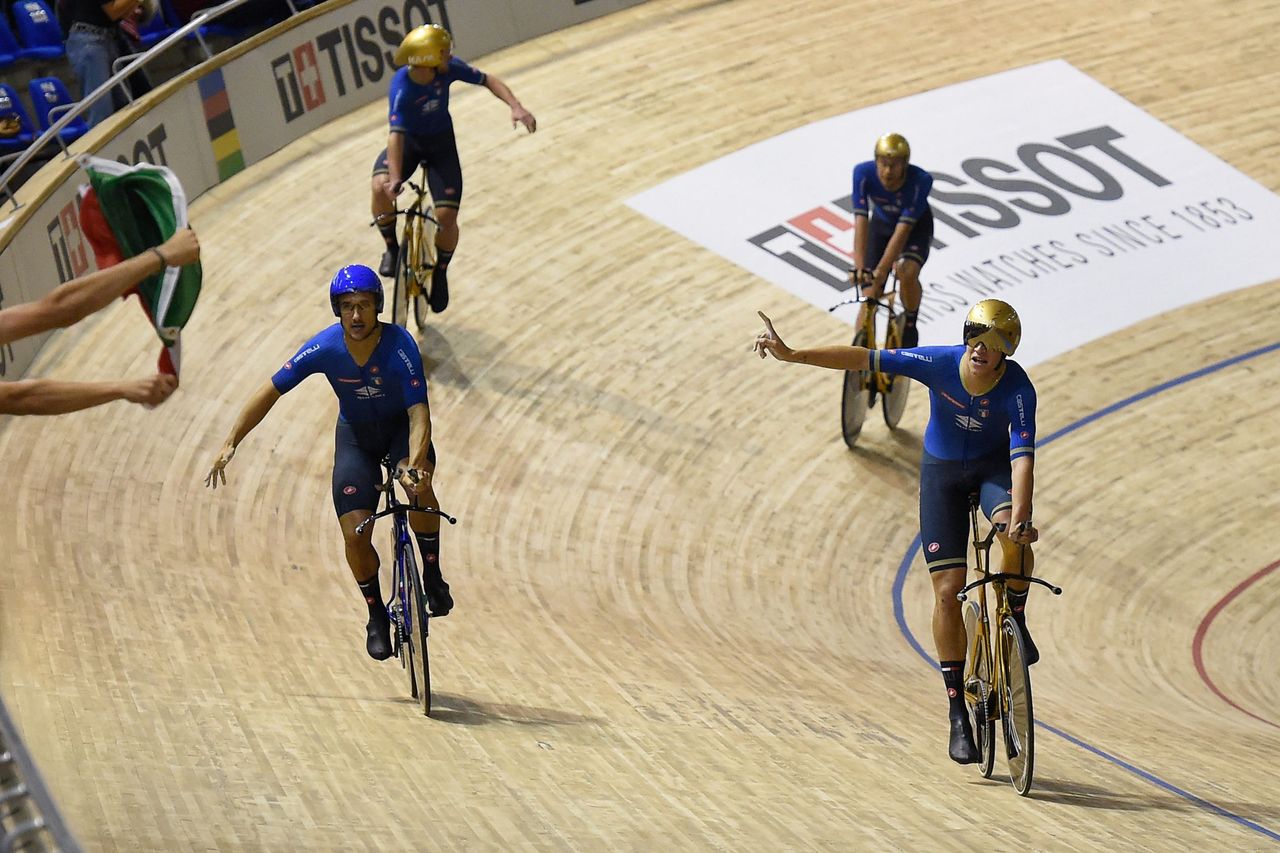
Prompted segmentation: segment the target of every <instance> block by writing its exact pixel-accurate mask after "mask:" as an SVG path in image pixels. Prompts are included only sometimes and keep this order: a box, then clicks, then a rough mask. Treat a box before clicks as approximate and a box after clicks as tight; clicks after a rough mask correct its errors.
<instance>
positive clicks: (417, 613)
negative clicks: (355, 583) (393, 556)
mask: <svg viewBox="0 0 1280 853" xmlns="http://www.w3.org/2000/svg"><path fill="white" fill-rule="evenodd" d="M404 573H405V575H407V577H406V578H405V580H406V582H407V583H408V586H409V647H410V649H411V654H410V659H409V670H410V675H409V678H410V680H411V681H412V680H414V679H415V678H416V679H417V681H418V690H417V692H416V693H414V694H413V697H414V698H415V699H417V700H418V701H419V702H420V703H421V704H422V713H423V714H425V715H426V716H428V717H430V716H431V657H430V655H429V654H428V653H427V604H426V598H425V597H424V596H423V594H422V575H420V574H419V573H418V561H417V559H416V558H415V557H414V556H413V544H412V543H405V546H404ZM415 664H416V667H415Z"/></svg>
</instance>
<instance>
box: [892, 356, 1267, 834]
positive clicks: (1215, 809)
mask: <svg viewBox="0 0 1280 853" xmlns="http://www.w3.org/2000/svg"><path fill="white" fill-rule="evenodd" d="M1276 350H1280V341H1278V342H1276V343H1274V344H1268V345H1266V346H1264V347H1258V348H1257V349H1254V350H1250V351H1249V352H1246V353H1242V354H1240V355H1237V356H1232V357H1231V358H1228V359H1224V360H1222V361H1219V362H1216V363H1214V364H1211V365H1209V366H1208V367H1202V368H1200V369H1199V370H1195V371H1192V372H1191V373H1187V374H1184V375H1182V376H1179V377H1177V378H1175V379H1170V380H1169V381H1168V382H1163V383H1161V384H1159V385H1156V386H1154V387H1151V388H1148V389H1147V390H1145V391H1140V392H1138V393H1137V394H1134V395H1133V396H1132V397H1126V398H1125V399H1123V400H1121V401H1119V402H1117V403H1112V404H1111V405H1110V406H1106V407H1105V408H1102V409H1099V410H1098V411H1096V412H1094V413H1092V414H1090V415H1085V416H1084V417H1083V418H1081V419H1080V420H1078V421H1076V422H1074V423H1071V424H1068V425H1067V426H1065V427H1063V428H1062V429H1060V430H1058V431H1057V432H1054V433H1051V434H1050V435H1048V436H1046V437H1045V438H1043V439H1039V440H1037V441H1036V447H1038V448H1039V447H1043V446H1045V445H1046V444H1050V443H1051V442H1054V441H1056V440H1058V439H1059V438H1062V437H1063V436H1066V435H1070V434H1071V433H1073V432H1075V431H1076V430H1078V429H1080V428H1081V427H1084V426H1087V425H1088V424H1091V423H1093V422H1094V421H1097V420H1101V419H1102V418H1105V417H1106V416H1107V415H1111V414H1115V413H1116V412H1118V411H1120V410H1122V409H1127V408H1128V407H1129V406H1132V405H1133V404H1134V403H1137V402H1140V401H1142V400H1145V399H1147V398H1148V397H1154V396H1155V395H1157V394H1160V393H1163V392H1164V391H1168V390H1169V389H1171V388H1176V387H1178V386H1179V385H1185V384H1186V383H1188V382H1191V381H1193V380H1196V379H1200V378H1202V377H1205V376H1209V375H1211V374H1213V373H1216V372H1218V371H1219V370H1223V369H1225V368H1228V367H1231V366H1233V365H1236V364H1240V363H1241V362H1244V361H1249V360H1250V359H1254V358H1257V357H1258V356H1262V355H1266V354H1267V353H1270V352H1275V351H1276ZM919 550H920V536H919V535H917V536H916V537H915V538H914V539H912V540H911V544H910V545H909V546H908V547H907V553H906V554H904V555H903V557H902V562H901V563H899V564H898V573H897V575H896V576H895V577H894V579H893V618H894V619H896V620H897V622H898V630H900V631H901V632H902V636H903V637H904V638H905V639H906V641H907V643H908V644H909V645H910V646H911V648H913V649H915V651H916V654H918V655H920V657H922V658H924V660H925V662H926V663H928V664H929V665H930V666H932V667H933V668H934V669H937V668H938V662H937V661H936V660H934V658H933V656H932V655H930V654H929V653H928V652H926V651H925V650H924V647H923V646H921V645H920V641H919V640H917V639H916V637H915V634H913V633H911V628H910V627H908V625H907V618H906V613H905V612H904V610H903V604H902V591H903V589H904V588H905V587H906V584H907V572H908V570H909V569H910V568H911V563H912V561H913V560H915V556H916V552H917V551H919ZM1036 726H1037V727H1038V728H1041V729H1044V730H1045V731H1048V732H1052V733H1053V734H1055V735H1057V736H1058V737H1060V738H1062V739H1063V740H1066V741H1068V742H1070V743H1073V744H1075V745H1076V746H1078V747H1080V748H1081V749H1083V750H1085V751H1087V752H1091V753H1093V754H1094V755H1096V756H1098V757H1099V758H1103V759H1106V760H1107V761H1109V762H1111V763H1112V764H1114V765H1116V766H1117V767H1120V768H1122V769H1124V770H1127V771H1129V772H1130V773H1132V774H1134V775H1135V776H1137V777H1139V778H1141V779H1144V780H1146V781H1147V782H1150V783H1151V784H1152V785H1155V786H1157V787H1159V788H1163V789H1164V790H1166V791H1168V792H1169V793H1171V794H1176V795H1177V796H1179V797H1182V798H1183V799H1184V800H1186V801H1187V802H1189V803H1191V804H1193V805H1195V806H1198V807H1199V808H1202V809H1204V810H1205V811H1208V812H1212V813H1213V814H1216V815H1218V816H1220V817H1225V818H1227V819H1228V820H1232V821H1235V822H1236V823H1238V824H1240V825H1241V826H1244V827H1246V828H1248V829H1251V830H1253V831H1254V832H1257V833H1260V834H1262V835H1265V836H1266V837H1267V838H1270V839H1271V840H1272V841H1280V833H1278V832H1276V831H1274V830H1271V829H1268V828H1267V827H1265V826H1262V825H1261V824H1258V823H1255V822H1253V821H1251V820H1249V819H1248V818H1245V817H1241V816H1240V815H1238V814H1236V813H1235V812H1231V811H1228V810H1227V809H1224V808H1222V807H1221V806H1219V805H1215V804H1214V803H1211V802H1209V801H1208V800H1205V799H1203V798H1201V797H1197V796H1196V795H1195V794H1192V793H1191V792H1189V791H1184V790H1183V789H1182V788H1179V787H1178V786H1177V785H1174V784H1172V783H1170V782H1166V781H1165V780H1163V779H1161V778H1160V777H1159V776H1156V775H1155V774H1154V773H1150V772H1148V771H1146V770H1143V769H1142V768H1141V767H1137V766H1135V765H1133V764H1130V763H1129V762H1127V761H1125V760H1124V759H1122V758H1119V757H1118V756H1115V755H1112V754H1111V753H1109V752H1106V751H1105V750H1102V749H1099V748H1098V747H1096V746H1093V745H1092V744H1090V743H1086V742H1085V741H1083V740H1081V739H1080V738H1078V737H1076V736H1074V735H1071V734H1068V733H1067V732H1065V731H1063V730H1062V729H1059V728H1056V727H1054V726H1051V725H1049V724H1048V723H1044V722H1041V721H1040V720H1037V721H1036Z"/></svg>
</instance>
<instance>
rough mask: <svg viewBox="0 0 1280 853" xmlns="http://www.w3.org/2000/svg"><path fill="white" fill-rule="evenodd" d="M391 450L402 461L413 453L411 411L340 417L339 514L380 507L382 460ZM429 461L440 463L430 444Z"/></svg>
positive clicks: (336, 459) (336, 447) (336, 442)
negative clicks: (356, 419) (362, 418)
mask: <svg viewBox="0 0 1280 853" xmlns="http://www.w3.org/2000/svg"><path fill="white" fill-rule="evenodd" d="M387 454H391V458H392V459H393V460H394V461H396V462H399V461H400V460H402V459H407V458H408V457H409V415H408V413H406V412H401V413H400V415H399V416H398V417H394V418H389V419H387V420H385V421H366V422H362V423H348V422H347V421H344V420H342V419H341V418H339V419H338V426H337V428H336V430H335V431H334V438H333V508H334V509H335V510H336V511H337V513H338V517H339V518H341V517H342V516H344V515H346V514H347V513H349V512H354V511H355V510H367V511H369V512H373V511H374V510H376V509H377V508H378V497H379V496H380V492H378V490H377V488H376V487H377V486H380V485H382V476H383V474H382V460H383V458H384V457H386V456H387ZM427 461H428V462H430V463H431V465H433V466H434V465H435V464H436V448H435V445H434V444H432V445H431V446H430V447H428V448H427Z"/></svg>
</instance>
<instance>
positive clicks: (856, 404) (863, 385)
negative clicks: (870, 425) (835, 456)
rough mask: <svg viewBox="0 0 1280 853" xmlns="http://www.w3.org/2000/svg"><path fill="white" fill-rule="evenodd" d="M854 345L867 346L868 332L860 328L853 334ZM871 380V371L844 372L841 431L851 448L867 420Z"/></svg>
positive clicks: (841, 399)
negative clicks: (868, 389) (868, 390)
mask: <svg viewBox="0 0 1280 853" xmlns="http://www.w3.org/2000/svg"><path fill="white" fill-rule="evenodd" d="M853 345H854V346H855V347H864V346H866V345H867V335H866V332H864V331H863V330H861V329H859V330H858V332H857V333H856V334H855V335H854V336H853ZM870 382H871V372H870V371H867V370H846V371H845V372H844V391H843V393H842V394H841V397H840V432H841V434H842V435H843V436H844V443H845V444H846V445H848V446H849V449H850V450H852V449H853V446H854V445H855V444H857V442H858V436H859V434H861V432H862V424H863V423H865V422H866V420H867V403H868V392H867V388H868V386H869V385H870Z"/></svg>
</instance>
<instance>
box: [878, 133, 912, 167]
mask: <svg viewBox="0 0 1280 853" xmlns="http://www.w3.org/2000/svg"><path fill="white" fill-rule="evenodd" d="M876 157H877V159H878V158H880V157H901V158H902V159H903V160H910V159H911V146H910V145H909V144H907V138H906V137H905V136H903V135H902V134H901V133H886V134H885V135H884V136H882V137H880V138H879V139H877V140H876Z"/></svg>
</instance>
